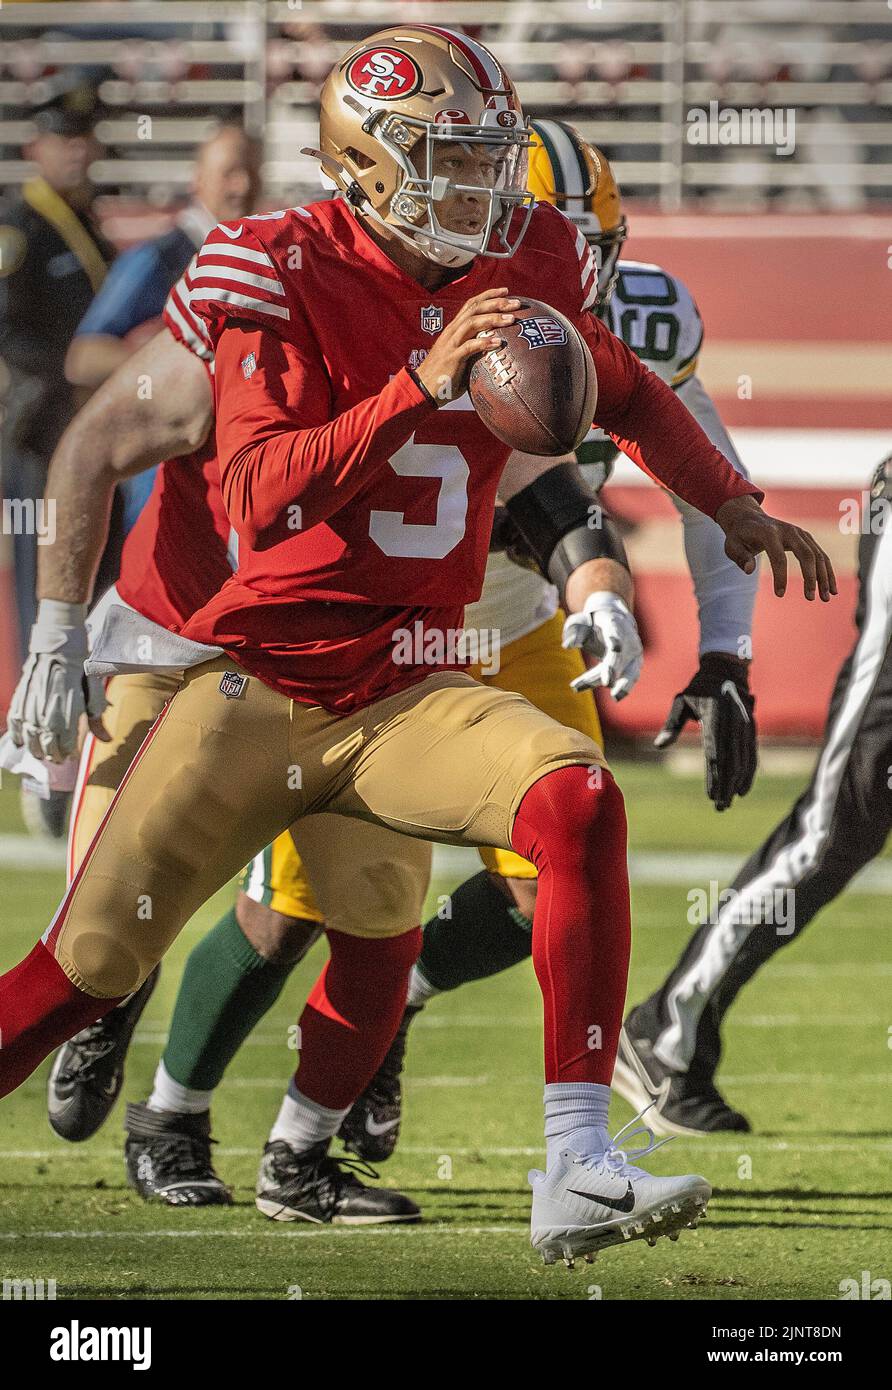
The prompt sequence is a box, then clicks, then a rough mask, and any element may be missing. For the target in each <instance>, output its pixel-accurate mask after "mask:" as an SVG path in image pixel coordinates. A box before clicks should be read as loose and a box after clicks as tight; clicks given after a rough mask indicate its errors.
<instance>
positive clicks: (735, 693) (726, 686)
mask: <svg viewBox="0 0 892 1390" xmlns="http://www.w3.org/2000/svg"><path fill="white" fill-rule="evenodd" d="M722 694H723V695H730V697H731V699H732V700H733V701H734V703H735V705H736V706H737V708H738V709H739V710H740V713H741V714H742V715H743V717H744V719H745V720H746V722H747V724H748V723H749V722H750V717H749V715H748V714H747V712H746V705H745V704H744V703H743V701H742V700H741V698H740V691H739V690H738V689H737V686H736V685H735V684H734V682H733V681H723V682H722Z"/></svg>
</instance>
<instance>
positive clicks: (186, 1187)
mask: <svg viewBox="0 0 892 1390" xmlns="http://www.w3.org/2000/svg"><path fill="white" fill-rule="evenodd" d="M214 1142H215V1141H214V1140H213V1139H212V1138H211V1117H210V1115H209V1114H208V1113H207V1111H205V1113H204V1114H203V1115H177V1114H174V1113H173V1112H170V1111H166V1110H150V1109H149V1107H148V1106H147V1105H128V1106H127V1140H126V1143H125V1144H124V1161H125V1163H126V1165H127V1181H128V1182H129V1183H130V1186H131V1187H135V1188H136V1190H137V1192H138V1193H139V1195H140V1197H144V1198H145V1200H146V1201H147V1202H153V1201H157V1202H166V1204H167V1205H168V1206H169V1207H231V1206H232V1192H231V1191H230V1189H229V1188H228V1187H227V1186H226V1184H225V1182H223V1181H222V1179H221V1178H218V1177H217V1174H216V1173H215V1172H214V1165H213V1163H212V1162H211V1144H213V1143H214Z"/></svg>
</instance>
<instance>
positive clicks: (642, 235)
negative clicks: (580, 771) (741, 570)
mask: <svg viewBox="0 0 892 1390" xmlns="http://www.w3.org/2000/svg"><path fill="white" fill-rule="evenodd" d="M630 221H631V227H632V233H631V236H630V238H629V242H628V247H627V254H628V255H629V256H630V257H632V258H634V259H635V260H641V261H655V262H658V263H659V264H660V265H663V266H665V267H666V268H667V269H669V270H671V271H673V272H674V273H675V274H677V275H679V276H680V277H681V278H682V279H683V280H684V281H685V283H686V284H687V285H688V287H689V289H690V290H691V291H692V293H693V295H694V298H695V299H696V301H697V304H698V306H699V308H700V312H701V315H702V317H703V321H704V324H705V329H706V332H705V340H704V348H703V353H702V356H701V367H700V376H701V378H702V379H703V381H704V383H705V385H706V387H707V389H708V390H709V391H710V393H711V394H712V396H713V399H714V400H715V402H716V404H717V405H718V407H719V409H720V411H721V414H722V418H723V419H724V421H725V423H726V425H728V427H729V428H730V430H731V433H732V435H733V436H734V440H735V444H736V446H737V448H738V452H739V453H740V456H741V458H742V459H743V461H744V463H745V464H746V465H747V467H748V468H749V469H750V472H751V473H752V475H753V477H754V479H755V481H756V482H758V483H759V485H760V486H762V487H763V488H764V489H765V491H766V505H767V506H768V507H769V508H771V509H772V510H774V511H775V512H776V513H777V514H778V515H781V516H786V517H789V518H790V519H791V520H796V521H798V522H800V523H801V524H802V525H804V526H806V527H807V528H808V529H809V530H811V531H813V532H814V533H815V535H816V536H817V538H818V539H819V540H820V542H821V544H822V545H823V546H824V547H825V549H826V550H828V552H829V553H830V554H831V556H832V558H833V561H834V565H835V567H836V570H837V575H838V578H839V587H840V597H839V598H838V599H837V600H835V601H834V602H833V603H831V604H821V603H819V602H815V603H813V604H809V603H807V602H806V601H805V599H804V598H803V597H802V594H801V589H800V588H799V586H798V585H797V586H793V587H795V588H796V592H795V593H792V592H791V593H790V594H789V595H788V596H787V597H786V598H785V599H784V600H783V601H781V600H778V599H777V598H775V596H774V593H773V590H772V586H771V582H770V580H769V579H768V578H767V577H766V575H765V573H763V574H762V580H761V586H760V590H759V596H758V599H757V605H756V618H755V629H754V663H753V685H754V688H755V692H756V697H757V700H758V714H759V721H760V725H761V728H762V731H763V732H764V733H769V734H775V735H782V736H804V735H810V736H815V735H818V734H819V733H820V732H821V729H822V727H823V723H824V718H825V714H826V709H827V702H828V699H829V695H830V691H831V689H832V686H833V681H834V678H835V674H836V670H837V668H838V667H839V665H840V663H841V661H842V659H843V657H844V656H845V654H846V652H847V650H848V648H849V647H850V646H851V643H852V640H853V636H854V627H853V623H852V617H853V613H854V608H855V599H856V565H857V541H858V538H857V536H856V535H850V534H846V533H844V532H843V531H842V530H841V528H840V502H841V500H842V499H843V498H844V497H845V498H852V497H859V496H860V494H861V492H862V490H863V489H864V488H866V487H867V485H868V481H869V477H870V473H871V471H872V469H873V467H874V466H875V464H876V463H878V462H879V461H880V459H881V458H882V457H883V456H884V455H885V454H886V453H888V452H889V450H890V449H892V394H890V385H892V269H890V260H892V249H890V248H892V219H890V218H889V217H888V216H867V215H863V216H862V215H858V216H848V217H837V218H835V219H834V218H830V217H817V216H813V215H802V216H783V217H778V216H774V217H755V216H713V217H706V218H704V217H691V216H678V217H662V216H658V215H643V216H638V215H636V214H634V213H632V215H631V217H630ZM620 475H621V480H622V482H621V483H619V482H618V483H617V485H615V486H614V487H613V488H612V490H611V497H612V499H613V505H614V507H615V508H616V509H617V510H618V511H621V512H622V513H623V514H624V515H626V516H627V517H628V518H629V519H630V520H634V521H636V522H637V523H638V525H639V530H638V531H637V532H636V534H635V535H634V536H633V538H632V541H631V545H630V551H631V555H632V559H633V566H634V569H635V574H636V583H637V592H638V606H639V613H640V619H641V622H642V625H643V626H644V628H645V633H646V647H647V659H646V662H645V666H644V673H643V675H642V678H641V681H640V682H639V684H638V686H637V687H636V690H635V691H634V693H633V694H632V696H631V697H630V698H629V699H628V700H627V701H625V702H624V703H623V704H622V705H620V706H614V705H613V702H612V701H609V700H607V701H602V709H603V712H604V715H605V717H606V721H607V723H608V724H609V725H610V726H612V727H614V728H621V729H623V730H624V731H625V732H628V733H639V734H643V733H649V732H650V731H651V730H654V729H656V728H658V727H659V725H660V723H661V722H662V720H663V718H664V717H665V713H666V711H667V709H668V705H669V701H670V700H671V697H672V695H673V693H674V692H675V691H677V690H678V689H679V688H680V686H681V685H682V684H683V683H684V681H685V680H686V679H687V678H688V677H689V675H690V674H691V672H692V670H693V668H694V663H695V661H696V647H697V623H696V606H695V603H694V599H693V595H692V593H691V585H690V581H689V579H688V576H687V573H686V571H685V569H684V556H683V551H682V548H681V541H680V531H681V527H680V526H679V524H678V522H677V519H676V514H675V511H674V509H673V508H672V506H671V504H670V503H669V502H668V500H667V499H666V498H664V497H661V496H659V494H658V493H657V492H656V490H655V489H653V488H651V487H648V486H645V487H643V488H642V487H640V486H628V485H625V484H626V483H627V482H628V481H633V482H635V483H638V481H639V479H638V478H637V477H632V476H631V475H630V474H629V471H628V469H626V468H623V469H621V470H620Z"/></svg>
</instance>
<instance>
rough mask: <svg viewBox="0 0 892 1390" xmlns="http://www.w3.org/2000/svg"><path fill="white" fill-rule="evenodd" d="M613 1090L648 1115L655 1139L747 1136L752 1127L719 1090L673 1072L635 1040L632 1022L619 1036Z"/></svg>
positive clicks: (645, 1040)
mask: <svg viewBox="0 0 892 1390" xmlns="http://www.w3.org/2000/svg"><path fill="white" fill-rule="evenodd" d="M613 1089H614V1091H616V1092H617V1094H618V1095H621V1096H622V1097H623V1099H624V1100H627V1101H628V1102H629V1104H630V1105H631V1106H633V1107H634V1109H635V1110H636V1111H641V1110H643V1109H644V1108H645V1107H646V1106H648V1107H651V1108H649V1109H648V1111H647V1116H646V1120H647V1124H648V1126H649V1127H650V1129H652V1130H653V1132H654V1133H655V1134H720V1133H727V1132H729V1131H730V1132H732V1133H735V1134H747V1133H749V1130H750V1122H749V1120H748V1119H747V1118H746V1116H745V1115H741V1113H740V1111H739V1110H733V1109H732V1108H731V1106H730V1105H729V1104H728V1103H727V1101H726V1100H725V1098H724V1096H723V1095H722V1094H721V1092H720V1091H719V1090H718V1089H717V1087H716V1086H715V1084H714V1083H713V1082H712V1081H711V1080H710V1079H708V1078H705V1077H702V1078H697V1077H695V1076H692V1075H690V1074H689V1073H687V1072H674V1071H670V1069H669V1068H668V1067H667V1066H665V1064H664V1063H663V1062H661V1061H659V1059H658V1058H656V1057H655V1056H654V1055H653V1049H652V1044H651V1042H650V1040H649V1039H648V1038H644V1037H633V1035H632V1033H631V1032H630V1030H629V1026H628V1022H627V1024H626V1026H625V1027H624V1028H623V1030H622V1032H621V1033H620V1039H619V1050H618V1052H617V1054H616V1066H615V1067H614V1071H613Z"/></svg>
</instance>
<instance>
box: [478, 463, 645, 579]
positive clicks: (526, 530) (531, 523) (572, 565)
mask: <svg viewBox="0 0 892 1390" xmlns="http://www.w3.org/2000/svg"><path fill="white" fill-rule="evenodd" d="M505 510H506V511H507V513H508V516H509V517H510V519H511V521H512V522H513V523H514V527H515V528H516V532H517V540H516V541H515V542H514V544H513V545H510V546H507V547H506V549H507V550H508V554H509V556H510V558H511V559H512V560H515V561H516V562H517V563H519V564H523V563H527V564H529V563H530V562H531V561H532V563H533V564H534V565H535V567H536V568H537V569H538V570H539V571H540V572H541V573H542V574H543V575H544V576H545V578H546V579H549V580H550V581H551V583H552V584H555V585H556V586H557V588H558V590H559V591H560V593H561V594H563V592H564V587H565V585H566V582H567V580H568V578H569V577H570V575H571V574H572V573H573V571H574V570H575V569H577V568H578V567H579V566H580V565H582V564H585V562H586V560H615V561H616V563H617V564H619V565H622V566H623V568H624V569H628V568H629V561H628V559H627V557H626V551H625V547H624V545H623V543H622V540H621V538H620V534H619V531H618V530H617V528H616V525H615V523H614V522H613V520H612V519H611V517H610V516H609V514H608V513H607V511H606V509H605V508H604V506H603V504H602V502H601V501H600V498H599V495H598V493H597V492H595V491H594V490H593V489H592V488H590V487H589V486H588V485H587V483H585V482H584V481H583V479H582V477H581V476H580V473H579V469H578V467H577V465H576V464H575V463H558V464H556V465H555V467H554V468H550V469H549V470H548V472H547V473H543V474H542V475H541V476H540V477H538V478H536V479H534V481H533V482H531V483H530V484H529V485H528V486H527V487H525V488H523V489H522V490H521V491H520V492H517V493H515V494H514V496H513V497H512V498H511V499H510V500H509V501H508V502H507V503H506V506H505ZM513 551H517V552H519V553H518V554H517V555H515V554H514V553H512V552H513Z"/></svg>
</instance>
